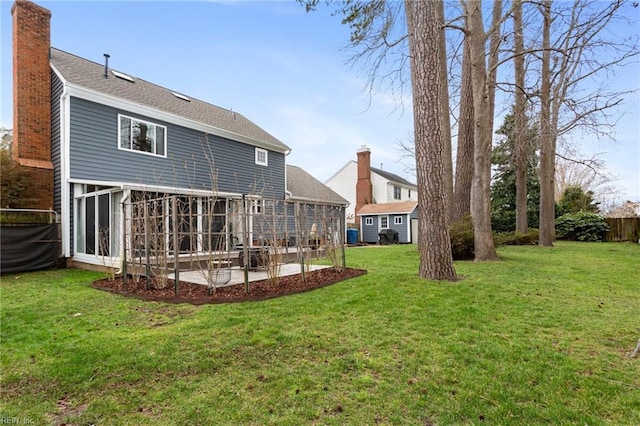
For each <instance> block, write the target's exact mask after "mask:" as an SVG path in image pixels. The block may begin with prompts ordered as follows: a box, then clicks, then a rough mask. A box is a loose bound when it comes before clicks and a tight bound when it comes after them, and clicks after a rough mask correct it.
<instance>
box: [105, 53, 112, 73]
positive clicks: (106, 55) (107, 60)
mask: <svg viewBox="0 0 640 426" xmlns="http://www.w3.org/2000/svg"><path fill="white" fill-rule="evenodd" d="M110 57H111V55H109V54H108V53H105V54H104V78H109V58H110Z"/></svg>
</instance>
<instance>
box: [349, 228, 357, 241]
mask: <svg viewBox="0 0 640 426" xmlns="http://www.w3.org/2000/svg"><path fill="white" fill-rule="evenodd" d="M357 243H358V230H357V229H347V244H357Z"/></svg>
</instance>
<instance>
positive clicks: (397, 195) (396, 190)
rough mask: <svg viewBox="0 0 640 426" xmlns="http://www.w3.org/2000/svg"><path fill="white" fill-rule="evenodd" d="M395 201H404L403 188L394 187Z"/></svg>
mask: <svg viewBox="0 0 640 426" xmlns="http://www.w3.org/2000/svg"><path fill="white" fill-rule="evenodd" d="M393 199H394V200H400V199H402V188H400V187H399V186H394V187H393Z"/></svg>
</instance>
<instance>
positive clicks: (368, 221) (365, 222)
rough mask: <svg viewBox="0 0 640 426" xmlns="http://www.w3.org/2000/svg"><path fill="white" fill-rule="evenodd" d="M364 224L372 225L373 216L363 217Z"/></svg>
mask: <svg viewBox="0 0 640 426" xmlns="http://www.w3.org/2000/svg"><path fill="white" fill-rule="evenodd" d="M364 224H365V226H372V225H373V218H372V217H365V218H364Z"/></svg>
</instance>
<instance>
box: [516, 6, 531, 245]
mask: <svg viewBox="0 0 640 426" xmlns="http://www.w3.org/2000/svg"><path fill="white" fill-rule="evenodd" d="M513 33H514V36H513V67H514V70H515V110H514V116H515V117H514V118H515V174H516V232H520V233H523V234H525V233H527V231H528V227H529V224H528V223H527V140H526V133H527V131H526V129H527V115H526V92H525V86H524V84H525V83H524V81H525V78H524V72H525V70H524V36H523V25H522V0H514V1H513Z"/></svg>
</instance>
